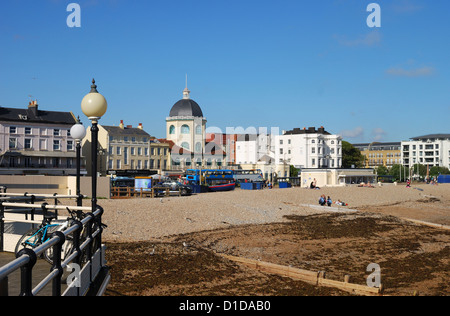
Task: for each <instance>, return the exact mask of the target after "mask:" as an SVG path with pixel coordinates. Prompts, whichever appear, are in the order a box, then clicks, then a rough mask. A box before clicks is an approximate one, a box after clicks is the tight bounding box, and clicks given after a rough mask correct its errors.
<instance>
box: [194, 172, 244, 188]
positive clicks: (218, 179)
mask: <svg viewBox="0 0 450 316" xmlns="http://www.w3.org/2000/svg"><path fill="white" fill-rule="evenodd" d="M186 180H187V181H188V182H189V184H194V185H198V184H206V186H207V187H208V189H209V190H210V191H213V192H217V191H232V190H234V189H235V188H236V182H235V180H234V172H233V170H213V169H202V170H199V169H188V170H187V171H186Z"/></svg>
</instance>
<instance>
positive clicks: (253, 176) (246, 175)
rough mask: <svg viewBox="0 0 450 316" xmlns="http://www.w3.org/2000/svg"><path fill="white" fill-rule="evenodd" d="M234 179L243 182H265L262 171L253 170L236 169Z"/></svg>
mask: <svg viewBox="0 0 450 316" xmlns="http://www.w3.org/2000/svg"><path fill="white" fill-rule="evenodd" d="M234 180H235V181H236V183H242V182H264V178H263V174H262V171H261V170H259V169H253V170H234Z"/></svg>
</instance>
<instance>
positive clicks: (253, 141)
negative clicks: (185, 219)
mask: <svg viewBox="0 0 450 316" xmlns="http://www.w3.org/2000/svg"><path fill="white" fill-rule="evenodd" d="M190 94H191V92H190V91H189V89H188V88H187V86H186V88H185V89H184V90H183V97H182V99H181V100H179V101H177V102H176V103H175V104H174V105H173V106H172V107H171V108H170V111H168V112H169V116H168V117H167V118H166V122H165V123H166V135H165V138H156V137H154V136H151V134H150V132H149V131H145V130H144V125H143V124H142V123H139V124H138V125H137V126H136V127H133V126H132V125H125V124H124V122H123V121H121V122H120V124H118V126H106V125H105V126H103V125H101V124H99V129H100V131H99V152H98V162H97V163H98V172H99V174H100V175H103V176H106V175H125V176H127V175H128V176H133V175H142V176H146V175H152V174H162V175H177V176H179V175H182V174H183V173H184V171H186V170H187V169H224V168H227V169H244V170H252V169H257V170H260V171H261V173H262V174H263V177H264V178H265V179H266V180H269V179H272V178H274V177H289V176H291V174H290V171H291V170H295V169H296V170H297V171H299V173H300V172H301V171H304V170H308V172H310V174H311V172H316V171H317V170H329V171H327V172H332V171H330V170H334V169H341V168H342V158H343V157H342V155H343V152H342V141H343V139H342V137H340V136H339V135H335V134H332V133H330V132H328V131H326V130H325V128H324V127H323V126H321V127H319V128H315V127H309V128H294V129H292V130H289V131H282V132H280V131H279V129H278V128H273V127H271V128H270V130H269V128H267V127H265V128H258V129H256V128H247V129H245V130H244V129H243V128H232V129H231V132H230V133H221V132H220V131H219V132H207V125H206V124H207V119H206V116H205V115H204V112H203V110H202V108H201V107H200V105H199V104H198V103H197V102H195V101H194V100H192V99H191V96H190ZM76 121H77V120H76V118H75V116H74V115H73V114H72V113H71V112H51V111H45V110H41V109H39V108H38V104H37V101H31V102H30V103H29V105H28V108H26V109H14V108H6V107H0V174H20V175H22V174H46V175H70V174H75V158H76V154H75V141H74V140H73V139H72V138H71V136H70V128H71V127H72V126H73V125H74V124H75V123H76ZM211 129H212V130H215V128H211ZM227 132H229V131H228V130H227ZM90 137H91V136H90V128H89V127H87V136H86V138H85V139H84V140H83V151H82V166H83V167H82V170H84V169H85V168H86V169H87V173H88V174H90V173H91V161H90V159H86V158H85V157H87V158H88V157H90V156H91V153H90V149H91V146H90ZM354 146H355V147H356V148H358V149H359V150H360V151H361V153H362V154H363V155H364V156H365V168H376V167H378V166H385V167H388V168H390V167H392V166H393V165H396V164H402V165H404V166H406V167H411V166H413V165H415V164H423V165H427V166H430V167H433V166H441V167H447V168H450V134H432V135H425V136H420V137H413V138H411V139H410V140H408V141H402V142H389V143H387V142H384V143H383V142H373V143H364V144H354ZM85 163H86V166H84V165H85ZM82 173H83V174H85V173H86V172H85V171H84V172H83V171H82ZM357 176H359V174H356V175H354V178H352V179H351V180H349V181H354V179H355V177H357ZM338 177H340V179H341V180H342V181H343V179H344V178H345V175H342V174H340V175H339V176H338ZM341 180H340V181H336V183H337V182H342V181H341ZM346 181H347V180H346Z"/></svg>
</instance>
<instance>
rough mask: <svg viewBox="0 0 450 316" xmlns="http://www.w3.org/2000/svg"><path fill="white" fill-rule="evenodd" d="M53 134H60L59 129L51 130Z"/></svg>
mask: <svg viewBox="0 0 450 316" xmlns="http://www.w3.org/2000/svg"><path fill="white" fill-rule="evenodd" d="M53 136H61V130H60V129H54V130H53Z"/></svg>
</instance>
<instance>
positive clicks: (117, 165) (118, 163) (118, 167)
mask: <svg viewBox="0 0 450 316" xmlns="http://www.w3.org/2000/svg"><path fill="white" fill-rule="evenodd" d="M116 169H120V159H117V161H116Z"/></svg>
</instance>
